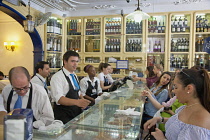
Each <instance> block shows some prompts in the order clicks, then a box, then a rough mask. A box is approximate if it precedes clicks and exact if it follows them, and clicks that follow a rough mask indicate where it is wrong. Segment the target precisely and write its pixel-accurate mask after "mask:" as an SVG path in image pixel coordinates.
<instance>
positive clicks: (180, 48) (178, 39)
mask: <svg viewBox="0 0 210 140" xmlns="http://www.w3.org/2000/svg"><path fill="white" fill-rule="evenodd" d="M192 19H193V18H192V13H190V12H189V13H184V14H183V13H172V14H171V15H170V25H171V26H170V27H169V28H170V29H169V33H170V36H169V46H170V50H169V59H170V63H169V64H170V65H169V70H170V71H174V70H175V69H176V68H179V69H182V68H188V67H189V66H191V65H192V61H193V59H192V58H193V56H192V55H190V54H191V53H192V52H193V47H190V46H192V43H191V42H192V40H193V39H192V35H193V28H192V27H193V24H192V23H193V20H192ZM188 60H189V61H188Z"/></svg>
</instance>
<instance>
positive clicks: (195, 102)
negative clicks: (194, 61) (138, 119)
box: [144, 69, 210, 140]
mask: <svg viewBox="0 0 210 140" xmlns="http://www.w3.org/2000/svg"><path fill="white" fill-rule="evenodd" d="M173 92H174V94H175V95H176V97H177V99H178V100H179V102H181V103H186V104H187V105H184V106H181V107H180V108H178V109H177V110H176V114H175V115H173V116H172V117H170V118H169V119H168V118H163V117H154V118H153V119H151V120H149V121H148V122H146V123H145V125H144V129H146V130H147V129H149V128H151V127H152V126H153V125H155V124H156V123H157V122H162V123H166V125H165V128H166V134H165V136H164V135H163V133H162V132H161V131H160V130H159V129H158V128H156V131H155V132H152V135H153V136H154V137H155V138H156V139H157V140H163V139H168V140H183V139H185V140H209V139H210V78H209V75H208V72H207V71H206V70H204V69H201V70H199V71H198V70H195V69H184V70H182V71H180V72H179V73H178V74H177V75H176V77H175V79H174V89H173Z"/></svg>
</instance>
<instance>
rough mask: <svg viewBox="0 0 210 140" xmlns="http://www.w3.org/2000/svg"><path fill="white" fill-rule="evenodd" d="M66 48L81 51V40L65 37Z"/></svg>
mask: <svg viewBox="0 0 210 140" xmlns="http://www.w3.org/2000/svg"><path fill="white" fill-rule="evenodd" d="M67 50H73V51H76V52H80V51H81V40H79V39H76V40H73V39H67Z"/></svg>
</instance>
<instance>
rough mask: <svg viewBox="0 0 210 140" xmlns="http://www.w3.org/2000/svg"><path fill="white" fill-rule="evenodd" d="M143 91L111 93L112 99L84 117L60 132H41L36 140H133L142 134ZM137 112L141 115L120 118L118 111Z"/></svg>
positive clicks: (121, 90)
mask: <svg viewBox="0 0 210 140" xmlns="http://www.w3.org/2000/svg"><path fill="white" fill-rule="evenodd" d="M141 92H142V88H141V87H138V88H135V89H128V88H120V89H119V90H117V91H115V92H111V93H110V95H111V96H110V97H106V99H104V100H101V101H100V102H99V103H98V104H96V105H94V106H92V107H91V108H89V109H88V110H85V111H84V112H83V113H82V114H80V115H78V116H77V117H75V118H74V119H73V120H71V121H70V122H68V123H67V124H65V126H64V127H63V128H61V129H58V130H53V131H45V132H40V131H37V130H34V137H33V140H34V139H35V140H41V139H59V140H65V139H66V140H67V139H68V140H70V139H72V140H76V139H84V137H85V139H86V140H93V139H94V140H106V139H107V140H112V139H113V140H120V139H123V140H127V139H129V140H132V139H135V138H136V137H137V136H138V135H139V132H140V125H141V118H142V114H143V107H144V100H143V99H142V97H141V96H140V94H141ZM128 108H133V109H134V108H135V111H138V112H140V115H128V114H127V115H125V114H122V113H121V114H119V113H117V111H116V110H126V109H128Z"/></svg>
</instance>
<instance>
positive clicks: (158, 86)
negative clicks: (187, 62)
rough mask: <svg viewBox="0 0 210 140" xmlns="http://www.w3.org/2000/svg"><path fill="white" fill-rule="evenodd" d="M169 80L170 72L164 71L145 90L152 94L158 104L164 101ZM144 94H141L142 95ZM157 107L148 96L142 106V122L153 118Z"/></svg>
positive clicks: (166, 96)
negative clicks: (148, 88)
mask: <svg viewBox="0 0 210 140" xmlns="http://www.w3.org/2000/svg"><path fill="white" fill-rule="evenodd" d="M170 81H171V74H170V73H169V72H164V73H162V75H161V76H160V78H159V79H158V81H157V82H155V84H154V85H153V86H152V87H151V88H150V90H147V91H146V92H149V94H150V95H152V97H153V99H155V100H157V101H158V102H159V103H160V104H161V103H162V102H165V101H166V100H167V98H168V90H167V87H168V84H169V83H170ZM144 95H145V94H143V96H144ZM158 109H159V108H156V107H155V105H154V102H152V100H151V98H148V100H147V102H146V103H145V106H144V114H143V123H144V122H146V121H147V120H149V119H151V118H153V116H154V115H155V113H156V112H157V111H158Z"/></svg>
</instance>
